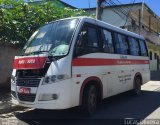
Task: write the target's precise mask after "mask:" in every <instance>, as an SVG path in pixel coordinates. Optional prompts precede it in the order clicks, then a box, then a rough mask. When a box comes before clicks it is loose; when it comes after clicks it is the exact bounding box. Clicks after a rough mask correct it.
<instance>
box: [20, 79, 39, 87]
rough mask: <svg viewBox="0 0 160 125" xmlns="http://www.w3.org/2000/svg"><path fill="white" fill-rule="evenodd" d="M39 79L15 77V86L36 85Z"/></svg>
mask: <svg viewBox="0 0 160 125" xmlns="http://www.w3.org/2000/svg"><path fill="white" fill-rule="evenodd" d="M39 83H40V79H22V78H18V79H17V86H26V87H38V86H39Z"/></svg>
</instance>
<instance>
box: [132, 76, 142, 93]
mask: <svg viewBox="0 0 160 125" xmlns="http://www.w3.org/2000/svg"><path fill="white" fill-rule="evenodd" d="M141 85H142V81H141V78H140V77H136V78H135V80H134V86H133V87H134V88H133V94H134V95H136V96H138V95H140V94H141Z"/></svg>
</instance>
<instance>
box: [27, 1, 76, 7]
mask: <svg viewBox="0 0 160 125" xmlns="http://www.w3.org/2000/svg"><path fill="white" fill-rule="evenodd" d="M52 1H54V0H52ZM39 2H42V0H37V1H32V2H29V3H34V4H35V3H39ZM59 2H60V3H62V4H63V5H65V6H66V7H69V8H72V9H77V8H76V7H74V6H71V5H69V4H67V3H65V2H63V1H61V0H59Z"/></svg>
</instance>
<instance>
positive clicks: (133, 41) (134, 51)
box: [128, 37, 140, 56]
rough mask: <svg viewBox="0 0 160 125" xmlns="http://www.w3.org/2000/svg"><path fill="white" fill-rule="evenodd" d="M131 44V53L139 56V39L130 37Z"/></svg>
mask: <svg viewBox="0 0 160 125" xmlns="http://www.w3.org/2000/svg"><path fill="white" fill-rule="evenodd" d="M128 41H129V46H130V54H131V55H135V56H139V55H140V47H139V44H138V41H137V40H136V39H135V38H132V37H129V38H128Z"/></svg>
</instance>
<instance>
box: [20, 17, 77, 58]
mask: <svg viewBox="0 0 160 125" xmlns="http://www.w3.org/2000/svg"><path fill="white" fill-rule="evenodd" d="M77 23H78V19H67V20H61V21H57V22H53V23H50V24H47V25H45V26H43V27H41V28H40V29H38V30H37V31H36V32H35V33H34V34H33V35H32V36H31V38H30V39H29V40H28V42H27V44H26V45H25V47H24V48H23V55H25V54H33V53H40V52H49V53H50V54H51V55H53V56H61V55H66V54H67V53H68V51H69V46H70V42H71V38H72V36H73V32H74V30H75V28H76V26H77Z"/></svg>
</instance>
